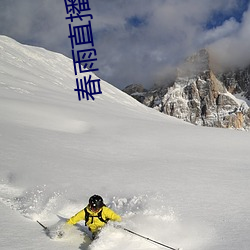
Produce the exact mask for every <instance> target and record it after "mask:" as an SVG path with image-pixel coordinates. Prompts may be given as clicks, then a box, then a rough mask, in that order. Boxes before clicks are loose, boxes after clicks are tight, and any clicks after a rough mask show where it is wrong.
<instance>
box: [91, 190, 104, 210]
mask: <svg viewBox="0 0 250 250" xmlns="http://www.w3.org/2000/svg"><path fill="white" fill-rule="evenodd" d="M89 206H90V209H93V210H99V209H100V208H102V207H103V206H104V204H103V199H102V197H101V196H99V195H96V194H95V195H93V196H91V197H90V198H89Z"/></svg>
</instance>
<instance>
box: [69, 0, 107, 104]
mask: <svg viewBox="0 0 250 250" xmlns="http://www.w3.org/2000/svg"><path fill="white" fill-rule="evenodd" d="M64 3H65V8H66V13H67V16H66V18H65V19H67V20H69V21H70V23H69V24H68V26H69V36H68V37H69V38H70V41H71V49H72V59H73V66H74V72H75V75H76V76H77V78H76V89H74V91H76V92H77V93H78V100H79V101H81V99H84V98H85V97H86V99H87V100H89V99H90V98H91V99H92V100H94V99H95V98H94V95H97V94H102V91H101V86H100V79H91V77H92V76H91V75H89V77H88V79H87V77H86V75H84V76H83V77H82V78H81V77H79V78H78V76H80V74H81V73H87V72H92V71H97V70H99V69H98V68H96V67H95V66H94V63H95V62H96V61H97V53H96V50H95V49H94V40H93V33H92V26H91V20H92V19H93V16H92V15H91V14H86V12H87V11H90V10H91V9H90V7H89V0H64ZM75 19H77V20H80V21H81V22H82V24H81V25H75V24H74V20H75ZM80 45H81V48H82V45H84V46H86V47H87V46H90V47H91V48H90V49H89V48H86V49H77V48H79V47H80Z"/></svg>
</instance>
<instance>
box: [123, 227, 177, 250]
mask: <svg viewBox="0 0 250 250" xmlns="http://www.w3.org/2000/svg"><path fill="white" fill-rule="evenodd" d="M122 229H123V230H125V231H127V232H129V233H131V234H134V235H137V236H139V237H141V238H143V239H145V240H148V241H151V242H154V243H156V244H158V245H161V246H163V247H166V248H169V249H171V250H180V248H173V247H170V246H167V245H165V244H162V243H160V242H158V241H155V240H152V239H150V238H148V237H145V236H143V235H141V234H138V233H135V232H133V231H131V230H129V229H127V228H122Z"/></svg>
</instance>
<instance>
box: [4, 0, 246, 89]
mask: <svg viewBox="0 0 250 250" xmlns="http://www.w3.org/2000/svg"><path fill="white" fill-rule="evenodd" d="M249 1H250V0H248V1H247V0H209V1H208V0H178V1H177V0H154V1H152V0H90V1H89V3H90V8H91V10H90V11H89V13H91V14H92V15H93V19H92V20H91V22H92V29H93V34H94V45H95V46H94V47H95V49H96V51H97V58H98V61H97V66H98V68H99V71H98V72H96V73H97V74H98V75H99V76H100V77H101V78H103V79H104V80H106V81H108V82H110V83H111V84H113V85H115V86H117V87H119V88H124V87H125V86H126V85H128V84H131V83H142V84H144V85H145V86H146V87H150V86H152V84H154V83H156V82H162V81H163V82H165V81H167V79H168V78H169V75H170V74H171V72H172V70H173V69H174V68H175V67H176V66H177V65H178V64H179V63H180V62H181V61H182V60H183V59H184V58H186V57H187V56H189V55H191V54H193V53H194V52H196V51H197V50H199V49H201V48H205V47H206V48H210V50H211V51H212V53H213V55H215V56H216V57H217V58H216V60H217V61H220V62H221V63H223V64H232V63H235V64H247V63H249V62H250V60H249V51H250V45H249V44H250V42H249V41H250V30H249V29H250V28H249V27H250V10H249V8H248V7H249ZM65 16H66V11H65V6H64V1H62V0H43V1H41V0H22V1H20V0H12V1H9V0H1V2H0V34H4V35H7V36H10V37H12V38H14V39H16V40H17V41H19V42H22V43H27V44H31V45H36V46H41V47H44V48H47V49H50V50H53V51H57V52H60V53H63V54H65V55H67V56H71V46H70V40H69V38H68V36H69V28H68V23H67V21H66V20H65ZM79 49H81V48H79Z"/></svg>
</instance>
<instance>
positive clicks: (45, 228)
mask: <svg viewBox="0 0 250 250" xmlns="http://www.w3.org/2000/svg"><path fill="white" fill-rule="evenodd" d="M36 222H37V223H38V224H39V225H40V226H42V227H43V229H44V230H45V231H46V230H48V228H47V227H45V226H44V225H43V224H42V223H41V222H39V221H38V220H37V221H36Z"/></svg>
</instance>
